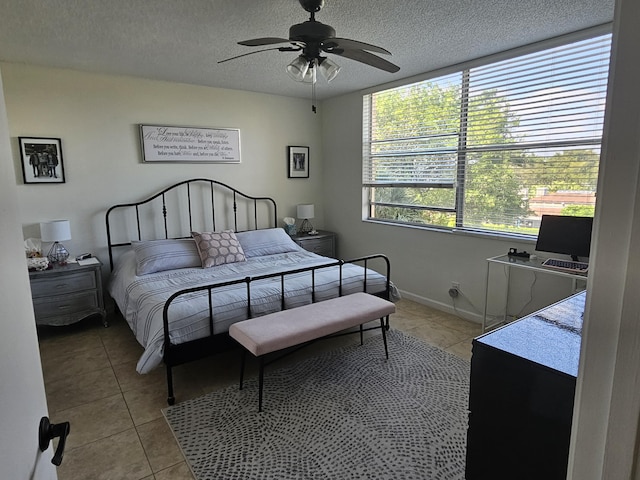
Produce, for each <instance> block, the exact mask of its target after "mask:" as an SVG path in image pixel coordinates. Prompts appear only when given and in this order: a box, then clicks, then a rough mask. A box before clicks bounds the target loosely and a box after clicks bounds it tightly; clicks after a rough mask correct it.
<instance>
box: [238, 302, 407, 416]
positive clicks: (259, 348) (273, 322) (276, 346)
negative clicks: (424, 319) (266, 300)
mask: <svg viewBox="0 0 640 480" xmlns="http://www.w3.org/2000/svg"><path fill="white" fill-rule="evenodd" d="M395 311H396V306H395V305H394V304H393V303H392V302H389V301H388V300H385V299H383V298H380V297H376V296H374V295H370V294H368V293H362V292H360V293H354V294H352V295H345V296H344V297H338V298H333V299H331V300H325V301H322V302H317V303H311V304H309V305H304V306H301V307H296V308H292V309H290V310H282V311H279V312H275V313H270V314H268V315H264V316H262V317H258V318H253V319H250V320H244V321H242V322H237V323H234V324H233V325H231V327H229V335H230V336H231V337H233V338H234V339H235V340H236V341H238V343H240V344H241V345H242V346H243V347H244V348H245V350H243V355H242V366H241V372H240V389H242V384H243V378H244V365H245V357H246V352H247V351H249V352H251V353H252V354H253V355H255V356H256V357H258V358H259V359H260V371H259V376H258V411H259V412H261V411H262V389H263V380H264V367H265V366H266V365H267V363H265V361H264V356H265V355H266V354H269V353H273V352H277V351H280V350H284V349H287V348H290V347H295V346H298V345H303V344H306V343H309V342H311V341H313V340H317V339H319V338H322V337H327V336H330V335H332V334H336V333H338V332H340V331H342V330H346V329H348V328H351V327H356V326H360V332H361V335H362V328H363V327H362V326H363V324H365V323H367V322H370V321H372V320H377V319H380V327H379V328H380V329H381V330H382V339H383V342H384V350H385V355H386V357H387V358H389V351H388V348H387V336H386V326H385V323H384V319H385V318H387V317H388V316H389V315H390V314H392V313H394V312H395ZM376 328H377V327H376ZM361 341H362V336H361ZM269 363H271V362H269Z"/></svg>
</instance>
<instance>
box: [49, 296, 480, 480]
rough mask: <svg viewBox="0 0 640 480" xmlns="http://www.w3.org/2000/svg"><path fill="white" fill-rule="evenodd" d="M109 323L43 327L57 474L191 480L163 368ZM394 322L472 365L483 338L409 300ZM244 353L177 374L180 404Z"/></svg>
mask: <svg viewBox="0 0 640 480" xmlns="http://www.w3.org/2000/svg"><path fill="white" fill-rule="evenodd" d="M109 321H110V326H109V328H104V327H102V324H101V323H100V321H99V320H98V319H94V318H90V319H86V320H84V321H82V322H80V323H78V324H75V325H71V326H68V327H56V328H54V327H44V328H42V327H41V328H40V329H39V343H40V354H41V359H42V369H43V374H44V382H45V390H46V394H47V402H48V407H49V416H50V418H51V421H52V422H54V423H58V422H62V421H69V422H71V434H70V435H69V438H68V440H67V446H66V451H65V455H64V461H63V462H62V465H61V466H60V467H58V478H59V479H60V480H67V479H73V480H82V479H91V480H95V479H118V480H151V479H155V480H164V479H172V480H182V479H193V477H192V475H191V472H190V470H189V467H188V466H187V465H186V463H185V460H184V457H183V456H182V453H181V452H180V449H179V447H178V445H177V443H176V442H175V440H174V438H173V435H172V433H171V431H170V429H169V426H168V425H167V423H166V421H165V420H164V417H163V416H162V412H161V409H162V408H165V407H166V406H167V404H166V396H167V393H166V383H165V382H166V380H165V371H164V368H158V369H156V370H155V371H153V372H152V373H150V374H147V375H139V374H138V373H136V369H135V367H136V362H137V359H138V358H139V356H140V355H141V354H142V347H140V345H138V343H137V342H136V340H135V338H134V336H133V334H132V333H131V331H130V330H129V327H128V326H127V324H126V322H125V321H124V320H123V319H122V318H121V317H120V316H116V315H113V316H112V317H111V318H110V319H109ZM391 326H392V328H397V329H399V330H402V331H404V332H407V333H409V334H412V335H414V336H416V337H418V338H421V339H423V340H424V341H426V342H428V343H430V344H432V345H436V346H438V347H440V348H443V349H445V350H447V351H449V352H451V353H453V354H455V355H458V356H460V357H463V358H466V359H470V358H471V340H472V339H473V338H474V337H475V336H477V335H479V334H480V326H479V325H478V324H475V323H472V322H468V321H466V320H462V319H460V318H458V317H456V316H453V315H450V314H447V313H443V312H440V311H438V310H434V309H431V308H429V307H426V306H424V305H420V304H418V303H415V302H412V301H410V300H401V301H400V302H398V304H397V312H396V313H395V314H394V315H392V316H391ZM357 341H358V336H357V335H350V336H345V337H340V338H338V339H332V340H330V341H325V342H319V343H317V344H314V345H313V346H311V347H308V348H306V349H303V350H301V351H300V352H299V353H297V354H296V355H292V356H290V357H287V360H283V362H284V361H296V359H297V358H299V357H300V356H309V355H314V354H316V353H317V352H318V351H320V350H328V349H331V348H335V347H336V346H339V345H343V344H347V343H353V342H357ZM239 357H240V355H239V351H232V352H225V353H222V354H219V355H216V356H214V357H211V358H209V359H205V360H202V361H198V362H193V363H190V364H187V365H182V366H180V367H178V368H176V369H175V388H176V397H177V401H178V402H179V401H183V400H187V399H190V398H195V397H198V396H200V395H203V394H204V393H206V392H209V391H211V390H213V389H216V388H221V387H224V386H227V385H230V384H233V383H235V382H237V381H238V374H239ZM274 368H277V366H275V367H274ZM254 373H255V369H254V370H253V371H252V372H249V375H252V374H254Z"/></svg>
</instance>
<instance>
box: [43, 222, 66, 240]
mask: <svg viewBox="0 0 640 480" xmlns="http://www.w3.org/2000/svg"><path fill="white" fill-rule="evenodd" d="M40 238H41V239H42V241H43V242H62V241H64V240H71V226H70V225H69V220H53V221H51V222H43V223H41V224H40Z"/></svg>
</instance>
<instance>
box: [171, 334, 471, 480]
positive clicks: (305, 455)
mask: <svg viewBox="0 0 640 480" xmlns="http://www.w3.org/2000/svg"><path fill="white" fill-rule="evenodd" d="M388 340H389V360H388V361H387V360H385V358H384V347H383V345H382V338H381V336H380V335H376V336H372V337H369V338H367V339H365V344H364V345H363V346H360V345H352V346H349V347H343V348H341V349H338V350H335V351H332V352H327V353H325V354H321V355H319V356H318V357H315V358H309V359H306V360H302V361H300V362H299V363H297V364H295V365H292V366H290V367H286V368H280V369H278V366H277V364H275V365H274V366H272V367H271V368H267V369H266V370H265V388H264V406H263V409H264V411H263V412H262V413H258V412H257V410H258V387H257V379H249V380H248V381H246V383H245V387H244V388H243V390H241V391H240V390H238V387H237V385H234V386H231V387H228V388H226V389H223V390H220V391H214V392H212V393H209V394H207V395H204V396H203V397H200V398H197V399H194V400H190V401H186V402H183V403H180V404H178V405H175V406H173V407H169V408H167V409H166V410H165V411H164V414H165V417H166V418H167V421H168V422H169V425H170V426H171V429H172V430H173V432H174V435H175V437H176V439H177V440H178V443H179V444H180V447H181V448H182V451H183V453H184V455H185V457H186V458H187V462H188V463H189V465H190V467H191V470H192V472H193V474H194V475H195V477H196V478H197V479H198V480H205V479H206V480H209V479H225V480H226V479H242V480H248V479H256V480H258V479H260V480H266V479H274V480H276V479H278V480H281V479H319V480H320V479H322V480H326V479H329V478H330V479H365V478H366V479H395V480H397V479H420V480H425V479H438V480H449V479H463V478H464V464H465V448H466V427H467V404H468V392H469V363H468V362H466V361H464V360H462V359H460V358H458V357H455V356H453V355H451V354H449V353H447V352H444V351H442V350H440V349H438V348H435V347H432V346H429V345H427V344H425V343H424V342H422V341H420V340H418V339H416V338H413V337H411V336H409V335H407V334H404V333H402V332H399V331H396V330H391V331H390V332H389V335H388Z"/></svg>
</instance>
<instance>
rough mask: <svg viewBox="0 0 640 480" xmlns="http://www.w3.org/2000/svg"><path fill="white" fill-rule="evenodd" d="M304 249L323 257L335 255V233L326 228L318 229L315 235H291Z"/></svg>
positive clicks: (333, 256)
mask: <svg viewBox="0 0 640 480" xmlns="http://www.w3.org/2000/svg"><path fill="white" fill-rule="evenodd" d="M291 238H292V239H293V241H294V242H296V243H297V244H298V245H300V246H301V247H302V248H304V249H305V250H308V251H310V252H313V253H317V254H318V255H323V256H325V257H332V258H335V257H336V234H335V233H333V232H327V231H326V230H318V234H317V235H309V234H306V233H300V234H298V235H293V236H292V237H291Z"/></svg>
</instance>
